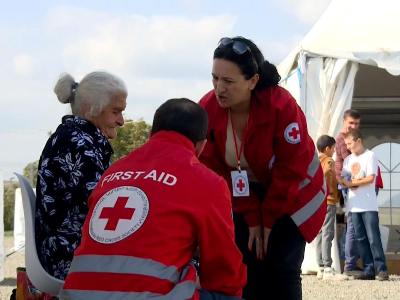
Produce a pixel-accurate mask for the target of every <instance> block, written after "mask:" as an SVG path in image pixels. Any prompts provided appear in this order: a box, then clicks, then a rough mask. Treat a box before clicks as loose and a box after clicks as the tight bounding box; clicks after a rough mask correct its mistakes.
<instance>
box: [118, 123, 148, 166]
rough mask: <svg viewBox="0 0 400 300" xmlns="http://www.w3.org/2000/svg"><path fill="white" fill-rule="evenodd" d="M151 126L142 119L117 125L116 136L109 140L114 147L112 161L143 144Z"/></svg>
mask: <svg viewBox="0 0 400 300" xmlns="http://www.w3.org/2000/svg"><path fill="white" fill-rule="evenodd" d="M150 129H151V126H150V125H149V124H147V123H146V122H145V121H143V120H139V121H132V120H127V121H125V124H124V126H122V127H119V128H118V130H117V132H118V136H117V138H115V139H113V140H111V145H112V147H113V149H114V154H113V156H112V161H116V160H117V159H119V158H121V157H123V156H125V155H127V154H128V153H129V152H131V151H132V150H134V149H136V148H138V147H140V146H141V145H143V144H144V143H145V142H146V141H147V139H148V138H149V135H150Z"/></svg>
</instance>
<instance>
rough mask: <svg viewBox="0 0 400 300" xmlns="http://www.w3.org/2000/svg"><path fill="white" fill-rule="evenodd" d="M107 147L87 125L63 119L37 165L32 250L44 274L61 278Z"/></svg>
mask: <svg viewBox="0 0 400 300" xmlns="http://www.w3.org/2000/svg"><path fill="white" fill-rule="evenodd" d="M112 152H113V151H112V148H111V145H110V143H109V142H108V140H107V138H106V137H105V136H104V135H103V134H102V133H101V131H100V130H99V129H98V128H97V127H95V126H94V125H93V124H92V123H90V122H89V121H87V120H85V119H82V118H80V117H77V116H64V117H63V119H62V123H61V124H60V125H59V126H58V128H57V130H56V132H55V133H54V134H52V135H51V137H50V138H49V140H48V141H47V143H46V146H45V147H44V149H43V152H42V155H41V157H40V161H39V169H38V180H37V186H36V220H35V232H36V247H37V250H38V255H39V258H40V260H41V263H42V265H43V267H44V269H46V270H47V272H49V273H50V274H52V275H53V276H55V277H57V278H60V279H64V278H65V276H66V275H67V273H68V270H69V267H70V263H71V260H72V256H73V253H74V250H75V248H76V247H77V246H78V245H79V243H80V240H81V228H82V225H83V222H84V221H85V217H86V214H87V212H88V207H87V200H88V198H89V195H90V193H91V191H92V190H93V189H94V187H95V186H96V183H97V182H98V181H99V179H100V177H101V175H102V174H103V172H104V171H105V170H106V169H107V168H108V167H109V166H110V158H111V155H112Z"/></svg>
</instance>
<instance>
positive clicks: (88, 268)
mask: <svg viewBox="0 0 400 300" xmlns="http://www.w3.org/2000/svg"><path fill="white" fill-rule="evenodd" d="M206 134H207V114H206V112H205V111H204V110H203V108H201V107H200V106H199V105H198V104H196V103H195V102H193V101H190V100H188V99H171V100H168V101H167V102H165V103H164V104H162V105H161V106H160V107H159V108H158V109H157V111H156V113H155V116H154V120H153V127H152V132H151V138H150V140H149V141H148V142H147V143H146V144H145V145H143V146H142V147H140V148H139V149H137V150H135V151H133V152H131V153H130V154H129V155H128V156H126V157H125V158H123V159H121V160H119V161H117V162H116V163H114V164H113V165H112V166H111V167H110V168H109V169H108V170H107V171H106V172H105V173H104V175H103V176H102V178H101V179H100V181H99V184H98V185H97V187H96V189H95V190H94V191H93V193H92V194H91V196H90V198H89V213H88V216H87V218H86V221H85V224H84V226H83V231H82V242H81V244H80V246H79V247H78V248H77V250H76V251H75V254H74V258H73V261H72V264H71V269H70V271H69V273H68V276H67V278H66V280H65V284H64V287H63V289H62V291H61V292H60V295H59V297H60V298H61V299H85V300H86V299H171V300H172V299H173V300H179V299H240V297H241V294H242V288H243V286H244V285H245V283H246V267H245V265H244V264H243V263H242V256H241V254H240V251H239V250H238V248H237V247H236V245H235V241H234V228H233V221H232V207H231V201H230V193H229V189H228V187H227V184H226V182H225V181H224V179H223V178H222V177H220V176H218V175H216V174H215V173H214V172H212V171H211V170H210V169H208V168H207V167H205V166H204V165H203V164H201V163H200V162H199V160H198V158H197V157H198V155H199V154H200V153H201V151H202V150H203V148H204V145H205V143H206V139H205V137H206ZM196 249H199V256H200V271H199V274H198V275H197V274H196V269H195V268H194V266H193V264H192V263H191V261H192V258H193V256H194V254H195V252H196ZM197 276H198V277H197ZM197 278H198V279H199V281H200V285H201V289H197V288H196V279H197ZM154 297H156V298H154Z"/></svg>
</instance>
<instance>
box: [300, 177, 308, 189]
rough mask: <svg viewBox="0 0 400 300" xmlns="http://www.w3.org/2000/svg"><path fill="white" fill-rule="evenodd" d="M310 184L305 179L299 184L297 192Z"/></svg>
mask: <svg viewBox="0 0 400 300" xmlns="http://www.w3.org/2000/svg"><path fill="white" fill-rule="evenodd" d="M310 182H311V180H310V179H308V178H306V179H304V180H303V181H302V182H300V184H299V190H301V189H303V188H305V187H306V186H307V185H308V184H309V183H310Z"/></svg>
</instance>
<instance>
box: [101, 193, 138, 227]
mask: <svg viewBox="0 0 400 300" xmlns="http://www.w3.org/2000/svg"><path fill="white" fill-rule="evenodd" d="M128 199H129V197H118V198H117V201H116V202H115V206H114V207H104V208H103V209H102V211H101V213H100V216H99V219H108V221H107V224H106V227H105V228H104V230H115V229H116V228H117V225H118V222H119V220H120V219H125V220H130V219H132V216H133V214H134V212H135V209H134V208H130V207H126V203H127V202H128Z"/></svg>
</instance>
